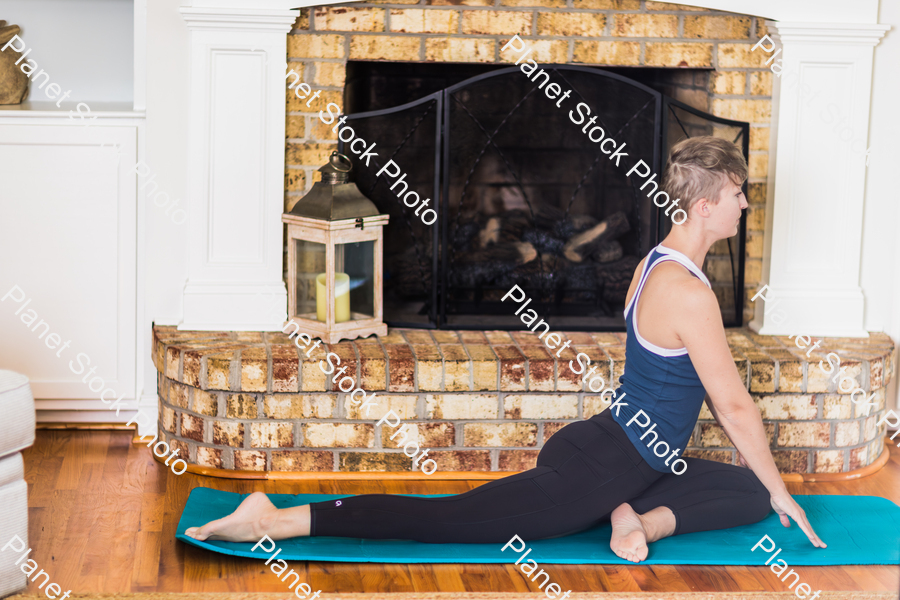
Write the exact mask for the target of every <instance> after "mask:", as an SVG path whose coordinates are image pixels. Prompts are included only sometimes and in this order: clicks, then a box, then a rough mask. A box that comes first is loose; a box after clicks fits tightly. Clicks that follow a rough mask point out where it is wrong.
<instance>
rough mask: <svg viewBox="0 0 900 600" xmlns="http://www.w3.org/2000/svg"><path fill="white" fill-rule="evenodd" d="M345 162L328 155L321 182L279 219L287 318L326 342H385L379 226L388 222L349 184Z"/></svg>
mask: <svg viewBox="0 0 900 600" xmlns="http://www.w3.org/2000/svg"><path fill="white" fill-rule="evenodd" d="M351 168H353V166H352V164H351V163H350V159H349V158H347V157H346V156H344V155H343V154H338V153H337V152H332V153H331V157H330V158H329V159H328V164H327V165H325V166H323V167H322V168H320V169H319V171H321V173H322V179H321V181H318V182H316V183H315V184H313V187H312V189H311V190H310V191H309V193H308V194H306V195H305V196H304V197H303V198H301V199H300V201H299V202H297V204H296V205H294V208H293V209H291V211H290V212H288V213H284V214H283V215H282V217H281V220H282V221H284V222H285V223H287V226H288V228H287V230H288V231H287V239H288V315H289V317H290V320H289V322H290V323H296V324H297V326H298V327H299V328H300V331H301V332H304V333H308V334H309V335H310V336H311V337H319V338H321V339H322V340H323V341H324V342H326V343H329V344H331V343H335V342H338V341H340V340H342V339H351V340H352V339H355V338H358V337H366V336H369V335H372V334H373V333H374V334H376V335H386V334H387V325H385V324H384V323H383V322H382V315H383V309H382V293H381V274H382V263H381V261H382V248H383V245H384V242H383V235H384V230H383V227H384V226H385V225H387V222H388V218H389V217H388V215H380V214H378V208H376V206H375V205H374V204H373V203H372V201H371V200H369V199H368V198H366V197H365V196H363V195H362V192H360V191H359V188H357V187H356V184H354V183H351V182H350V175H349V173H350V169H351Z"/></svg>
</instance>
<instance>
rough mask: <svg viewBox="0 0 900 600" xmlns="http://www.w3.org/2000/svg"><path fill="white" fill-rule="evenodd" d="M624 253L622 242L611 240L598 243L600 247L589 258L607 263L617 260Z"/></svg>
mask: <svg viewBox="0 0 900 600" xmlns="http://www.w3.org/2000/svg"><path fill="white" fill-rule="evenodd" d="M624 255H625V252H624V250H622V244H620V243H619V242H617V241H616V240H613V241H611V242H606V243H603V244H600V247H599V248H597V250H596V251H595V252H594V253H593V254H592V255H591V258H593V259H594V260H595V261H596V262H598V263H608V262H613V261H614V260H619V259H620V258H622V256H624Z"/></svg>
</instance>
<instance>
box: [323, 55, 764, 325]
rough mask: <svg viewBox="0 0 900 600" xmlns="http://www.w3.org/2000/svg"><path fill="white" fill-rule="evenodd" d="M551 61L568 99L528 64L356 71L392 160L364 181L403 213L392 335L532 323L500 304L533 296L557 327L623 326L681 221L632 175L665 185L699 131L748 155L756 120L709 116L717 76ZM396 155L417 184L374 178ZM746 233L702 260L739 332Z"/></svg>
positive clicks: (394, 222) (370, 134) (391, 270)
mask: <svg viewBox="0 0 900 600" xmlns="http://www.w3.org/2000/svg"><path fill="white" fill-rule="evenodd" d="M543 67H544V68H545V69H546V70H547V72H548V73H549V75H550V79H549V81H550V82H553V83H556V84H557V85H558V86H559V87H560V89H561V92H560V93H558V94H557V97H556V98H555V99H550V98H548V97H547V95H546V94H545V92H544V90H543V89H540V88H539V87H538V83H536V82H534V81H532V80H531V79H529V78H528V77H526V75H525V74H524V73H522V72H521V71H520V69H519V68H518V67H510V66H496V65H471V64H446V63H424V64H423V63H387V62H353V61H351V62H350V63H348V68H347V82H346V87H345V99H344V102H345V104H344V105H345V107H346V111H347V113H348V114H349V116H348V120H347V123H348V125H351V126H352V127H353V128H354V130H355V131H356V133H357V135H358V136H360V137H363V138H364V139H366V140H371V141H375V142H376V143H377V150H376V151H377V152H378V157H377V159H375V160H373V164H371V165H369V166H368V167H366V166H364V165H361V166H360V167H359V169H354V171H356V175H355V179H356V182H357V185H358V186H359V188H360V190H361V191H362V192H363V193H364V194H365V195H366V196H368V197H369V198H371V199H372V201H373V202H374V203H375V204H376V206H378V208H379V210H380V211H382V212H384V213H387V214H390V216H391V220H390V223H389V225H388V227H387V228H386V232H385V249H384V251H385V257H384V265H385V273H384V297H385V321H386V322H388V323H389V324H390V325H392V326H403V327H428V328H435V327H436V328H448V329H469V328H472V329H485V328H496V329H522V328H523V326H524V325H523V323H522V321H520V319H519V317H518V316H516V315H515V314H514V313H515V311H516V310H517V308H518V306H516V305H514V304H513V303H512V302H510V301H506V302H503V301H502V297H503V296H504V295H505V294H506V293H507V292H508V291H509V290H510V289H511V288H512V287H513V286H519V288H521V289H522V290H524V293H525V294H526V295H527V297H528V298H530V299H531V300H532V302H531V304H530V305H529V308H532V309H534V310H535V311H536V312H537V313H538V314H539V315H540V316H541V317H542V318H546V317H553V327H554V329H559V330H596V331H615V330H624V320H623V315H622V311H623V310H624V301H625V296H626V293H627V290H628V286H629V284H630V281H631V277H632V275H633V273H634V269H635V267H636V266H637V264H638V263H639V262H640V260H641V258H643V256H645V255H646V254H647V252H649V250H650V248H652V247H653V246H654V245H655V244H657V243H658V242H659V241H660V240H661V239H662V238H663V237H664V236H665V235H666V233H668V230H669V228H670V227H671V221H670V218H669V217H667V216H665V215H664V214H662V209H658V208H657V207H656V206H654V204H653V203H652V200H651V198H652V194H651V195H650V196H649V197H648V195H647V192H649V191H651V189H652V187H653V184H650V185H646V186H645V188H644V190H641V189H640V187H641V185H643V184H644V183H645V182H646V178H639V177H635V176H634V175H632V176H631V177H626V176H625V173H626V172H627V171H628V170H629V169H630V168H631V167H632V166H633V165H634V164H636V163H637V161H638V160H641V161H643V162H644V163H645V164H646V165H649V166H650V169H651V172H652V173H655V174H656V178H655V183H657V184H658V182H659V179H660V178H661V175H662V171H663V168H664V160H665V156H666V154H667V153H668V149H669V147H671V145H673V144H674V143H676V142H678V141H680V140H681V139H683V138H685V137H693V136H695V135H717V136H721V137H726V138H727V139H730V140H732V141H735V143H737V144H738V145H740V146H742V147H743V149H744V153H745V155H746V154H747V151H748V147H747V146H748V143H747V140H748V136H749V125H748V124H747V123H740V122H734V121H727V120H724V119H719V118H717V117H714V116H712V115H709V114H707V113H705V112H704V111H705V109H706V108H708V106H707V105H708V93H707V92H706V90H707V89H708V75H709V73H708V72H707V71H703V70H688V69H624V68H623V69H599V68H591V67H581V66H575V65H549V66H548V65H544V66H543ZM626 74H627V76H626ZM567 90H571V94H570V95H569V96H568V97H566V98H565V99H559V98H560V97H561V96H562V95H563V93H565V91H567ZM672 96H675V97H676V98H682V99H684V100H685V102H681V101H679V100H677V99H676V98H673V97H672ZM589 121H590V123H588V122H589ZM576 122H578V123H577V124H576ZM594 127H600V128H601V133H602V136H603V138H604V139H605V138H611V139H613V140H614V141H615V147H616V148H621V149H622V150H621V152H624V153H626V154H627V157H623V158H621V159H619V164H618V165H617V164H616V161H615V160H611V158H610V156H611V155H612V153H611V152H603V151H601V145H600V144H599V143H596V142H595V141H592V140H591V139H590V138H589V137H588V135H587V133H588V132H590V131H592V128H594ZM594 135H595V136H596V135H599V134H598V132H596V131H594ZM595 139H596V138H595ZM607 146H609V144H607ZM341 149H342V151H344V149H343V148H341ZM606 149H607V150H609V149H610V148H609V147H607V148H606ZM389 160H392V161H394V163H395V164H396V165H399V166H400V168H401V169H402V172H403V173H405V174H406V176H405V178H403V181H398V180H397V178H396V177H393V178H392V177H388V176H386V175H385V174H382V175H381V176H380V177H376V175H375V173H376V172H377V171H378V170H379V169H381V167H382V166H384V165H385V164H386V163H387V162H388V161H389ZM745 191H746V190H745ZM410 192H415V194H416V195H417V196H419V197H421V198H426V197H427V198H430V200H431V204H430V206H431V207H433V208H435V210H437V211H438V214H439V218H438V221H437V222H436V223H435V224H434V225H432V226H427V225H425V224H424V223H423V222H422V220H421V219H420V218H419V217H417V216H415V215H414V214H412V213H413V210H412V209H410V208H408V207H407V206H406V205H404V203H403V199H404V197H405V196H406V194H409V193H410ZM408 204H412V203H411V202H408ZM413 205H414V204H413ZM745 230H746V228H745V223H744V220H743V219H742V223H741V228H740V233H739V235H738V236H737V237H736V238H733V239H731V240H728V244H727V246H728V247H727V249H725V248H724V246H720V247H719V253H720V256H715V257H713V256H711V257H710V258H711V259H713V262H714V263H715V264H713V265H712V266H711V267H710V268H708V269H707V268H706V267H708V266H709V265H704V267H705V268H704V270H705V271H707V275H708V276H709V277H710V280H711V282H713V284H714V288H715V289H716V292H717V295H718V296H719V300H720V305H721V306H722V310H723V319H724V321H725V323H726V325H729V326H740V325H741V318H742V314H741V313H742V310H743V306H742V304H743V294H742V293H740V292H739V290H741V289H742V288H743V266H744V259H743V257H744V239H745V235H746V234H745ZM723 250H724V253H725V256H721V254H723ZM725 261H727V264H725ZM708 262H709V261H708Z"/></svg>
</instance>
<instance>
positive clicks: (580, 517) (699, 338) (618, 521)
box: [186, 137, 825, 562]
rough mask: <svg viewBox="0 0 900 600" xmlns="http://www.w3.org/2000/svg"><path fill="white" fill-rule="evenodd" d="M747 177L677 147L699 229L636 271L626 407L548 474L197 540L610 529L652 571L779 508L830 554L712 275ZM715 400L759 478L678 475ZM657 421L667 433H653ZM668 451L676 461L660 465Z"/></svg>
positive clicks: (545, 467) (734, 155)
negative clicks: (767, 420)
mask: <svg viewBox="0 0 900 600" xmlns="http://www.w3.org/2000/svg"><path fill="white" fill-rule="evenodd" d="M746 178H747V164H746V162H745V161H744V157H743V156H742V155H741V153H740V151H739V150H738V148H737V147H735V146H734V144H731V143H730V142H727V141H725V140H722V139H719V138H714V137H696V138H691V139H687V140H684V141H682V142H681V143H679V144H678V145H676V146H675V147H674V148H673V149H672V152H671V154H670V156H669V160H668V165H667V167H666V173H665V179H664V181H665V191H666V192H667V193H668V194H669V196H670V197H671V198H680V199H682V204H681V208H682V209H684V210H685V211H686V212H687V213H688V220H687V221H686V222H684V223H683V224H682V225H676V226H675V227H673V228H672V231H671V233H670V234H669V235H668V236H667V237H666V239H665V240H664V241H663V242H662V244H660V245H659V246H657V247H656V248H654V249H653V250H652V251H651V252H650V254H649V256H647V257H646V258H645V259H644V260H643V261H641V264H640V265H639V266H638V269H637V271H636V272H635V275H634V278H633V280H632V282H631V287H630V289H629V290H628V299H627V306H626V309H625V319H626V327H627V332H628V333H627V336H628V337H627V341H626V354H627V361H626V364H625V373H624V375H623V376H622V378H621V379H620V382H621V386H620V387H619V388H618V389H617V390H616V391H615V393H614V400H615V401H614V402H613V403H612V406H611V408H610V409H609V410H605V411H603V412H602V413H601V414H599V415H596V416H594V417H592V418H590V419H587V420H585V421H579V422H576V423H571V424H569V425H567V426H566V427H564V428H562V429H561V430H560V431H558V432H557V433H556V435H554V436H553V437H552V438H550V439H549V440H547V442H546V443H545V444H544V447H543V448H542V449H541V452H540V454H539V456H538V460H537V467H535V468H534V469H531V470H529V471H525V472H522V473H518V474H516V475H512V476H510V477H505V478H503V479H498V480H496V481H492V482H490V483H486V484H484V485H482V486H480V487H478V488H476V489H474V490H470V491H468V492H466V493H464V494H459V495H456V496H448V497H443V498H429V499H425V498H410V497H406V496H396V495H386V494H370V495H363V496H353V497H349V498H343V499H341V500H339V501H327V502H316V503H313V504H309V505H304V506H298V507H293V508H286V509H277V508H275V507H274V506H273V505H272V503H271V502H270V501H269V500H268V498H267V497H266V495H265V494H263V493H260V492H256V493H254V494H252V495H250V496H249V497H248V498H246V499H245V500H244V502H243V503H242V504H241V505H240V506H239V507H238V509H237V510H236V511H235V512H234V513H232V514H231V515H229V516H227V517H225V518H223V519H218V520H216V521H212V522H210V523H207V524H206V525H204V526H203V527H193V528H190V529H188V530H187V531H186V534H187V535H189V536H191V537H193V538H195V539H198V540H205V539H210V538H213V539H224V540H231V541H247V542H250V541H257V540H259V539H260V538H261V537H262V536H263V534H266V535H268V536H269V537H270V538H272V539H274V540H278V539H284V538H289V537H296V536H307V535H313V536H340V537H358V538H370V539H382V538H397V539H411V540H418V541H422V542H436V543H440V542H463V543H498V544H499V543H506V542H507V541H508V540H510V539H511V538H512V537H513V536H514V535H518V536H519V537H520V538H522V539H523V540H534V539H542V538H551V537H558V536H563V535H567V534H571V533H575V532H578V531H582V530H584V529H587V528H590V527H593V526H594V525H596V524H597V523H599V522H601V521H604V520H606V519H609V520H611V522H612V539H611V540H610V547H611V548H612V550H613V551H614V552H615V553H616V554H617V555H618V556H620V557H622V558H624V559H627V560H630V561H632V562H640V561H642V560H644V559H645V558H647V553H648V547H647V544H648V543H650V542H654V541H656V540H658V539H661V538H664V537H667V536H670V535H677V534H680V533H690V532H694V531H705V530H710V529H725V528H727V527H734V526H737V525H745V524H749V523H755V522H757V521H759V520H761V519H763V518H764V517H765V516H766V515H767V514H768V513H769V510H770V507H771V508H773V509H775V511H776V512H777V513H778V514H779V516H780V517H781V523H782V525H784V526H785V527H790V521H789V519H788V517H790V518H791V519H793V520H794V521H796V523H797V524H798V525H799V526H800V528H801V529H802V530H803V532H804V533H805V534H806V535H807V537H808V538H809V540H810V541H811V542H812V544H813V545H814V546H817V547H821V548H824V547H825V544H824V543H823V542H822V541H821V540H820V539H819V537H818V536H817V535H816V533H815V532H814V531H813V529H812V527H811V526H810V524H809V522H808V521H807V519H806V515H805V513H804V512H803V509H802V508H800V506H798V505H797V503H796V502H795V501H794V499H793V498H791V495H790V494H789V493H788V491H787V489H786V488H785V485H784V483H783V481H782V479H781V477H780V475H779V473H778V469H777V468H776V467H775V463H774V461H773V459H772V454H771V453H770V452H769V446H768V442H767V439H766V434H765V431H764V430H763V424H762V420H761V418H760V415H759V412H758V411H757V409H756V406H755V405H754V403H753V400H752V399H751V398H750V395H749V394H748V393H747V390H746V388H745V387H744V383H743V382H742V381H741V378H740V376H739V375H738V370H737V367H736V366H735V364H734V360H733V359H732V356H731V351H730V350H729V348H728V342H727V340H726V338H725V330H724V328H723V325H722V318H721V314H720V312H719V306H718V302H717V301H716V297H715V295H714V294H713V292H712V290H711V289H710V285H709V281H708V280H707V278H706V276H705V275H704V274H703V272H702V271H701V270H700V266H701V265H702V264H703V261H704V258H705V257H706V253H707V252H708V251H709V249H710V247H711V246H712V245H713V244H714V243H715V242H717V241H718V240H722V239H726V238H729V237H731V236H733V235H735V234H736V233H737V230H738V227H739V222H740V217H741V210H743V209H744V208H747V201H746V199H745V198H744V195H743V193H742V192H741V184H742V183H743V181H744V180H745V179H746ZM639 324H640V327H639V326H638V325H639ZM704 397H705V399H706V402H707V404H708V405H709V409H710V411H711V412H712V414H713V416H714V417H715V419H716V421H717V422H718V423H719V424H720V425H721V426H722V427H723V428H724V429H725V432H726V433H727V434H728V436H729V437H730V438H731V440H732V442H733V443H734V445H735V447H736V448H737V449H738V450H739V451H740V455H741V459H742V460H741V462H742V464H746V465H747V466H749V467H750V468H749V469H746V468H743V467H739V466H734V465H726V464H722V463H717V462H712V461H707V460H701V459H698V458H686V459H683V460H684V463H677V465H678V466H677V467H676V468H675V469H674V470H673V466H674V465H675V464H676V463H675V462H674V461H673V458H675V460H676V461H677V455H679V454H680V452H678V453H675V451H676V450H677V449H683V448H685V447H686V446H687V444H688V441H689V438H690V436H691V432H692V431H693V428H694V424H695V423H696V421H697V416H698V415H699V413H700V408H701V404H702V402H703V400H704ZM638 411H643V414H640V413H639V412H638ZM636 415H637V417H638V418H637V419H634V417H635V416H636ZM648 419H649V422H650V423H652V424H654V425H655V427H652V428H651V427H650V426H649V425H646V426H642V425H644V424H645V423H646V422H647V420H648ZM629 421H631V425H628V422H629ZM650 429H653V431H651V432H649V433H648V430H650ZM662 442H664V443H665V448H666V451H665V452H663V454H662V456H658V455H657V453H658V451H659V449H660V448H662V447H663V446H662V444H661V443H662ZM668 449H671V450H672V451H673V453H674V454H669V453H668ZM685 464H686V468H685ZM676 473H680V474H676Z"/></svg>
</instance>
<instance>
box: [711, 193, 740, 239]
mask: <svg viewBox="0 0 900 600" xmlns="http://www.w3.org/2000/svg"><path fill="white" fill-rule="evenodd" d="M709 206H710V208H711V211H712V214H711V216H712V217H713V221H714V223H715V225H716V227H715V229H716V230H717V231H719V232H721V234H722V237H723V238H729V237H732V236H734V235H737V232H738V229H739V228H740V223H741V211H742V210H744V209H745V208H747V206H749V205H748V204H747V198H745V197H744V192H743V191H742V190H741V186H739V185H735V184H734V183H733V182H732V181H730V180H729V181H728V183H727V184H726V185H725V187H724V188H723V189H722V191H721V192H720V193H719V202H718V204H710V205H709Z"/></svg>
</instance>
